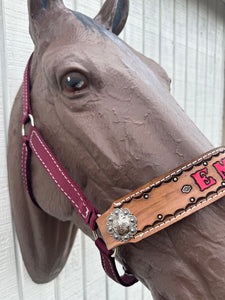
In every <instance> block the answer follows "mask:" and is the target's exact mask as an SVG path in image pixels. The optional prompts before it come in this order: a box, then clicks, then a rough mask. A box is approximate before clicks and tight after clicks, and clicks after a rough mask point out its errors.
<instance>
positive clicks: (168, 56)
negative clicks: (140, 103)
mask: <svg viewBox="0 0 225 300" xmlns="http://www.w3.org/2000/svg"><path fill="white" fill-rule="evenodd" d="M102 2H103V1H102V0H74V1H73V0H66V1H65V3H66V5H68V6H69V7H71V8H73V9H77V10H79V11H81V12H83V13H85V14H87V15H89V16H91V17H93V16H94V15H95V14H96V13H97V12H98V10H99V8H100V5H101V4H102ZM224 18H225V5H224V4H223V3H222V1H221V0H208V1H207V0H138V1H137V0H136V1H134V0H132V1H131V5H130V16H129V20H128V23H127V26H126V29H125V31H124V32H123V33H122V34H121V36H122V38H124V39H125V40H126V42H128V44H130V45H132V46H133V47H134V48H136V49H137V50H139V51H141V52H143V53H145V55H147V56H149V57H151V58H153V59H154V60H156V61H157V62H159V63H160V64H161V65H162V66H163V67H164V68H165V69H166V71H167V72H168V74H169V76H170V77H171V79H172V93H173V94H174V96H175V98H176V99H177V101H178V102H179V103H180V105H181V106H182V107H183V108H184V109H185V110H186V112H187V113H188V115H189V116H190V117H191V118H192V119H193V121H194V122H195V123H196V124H197V125H198V126H199V128H200V129H201V130H202V131H203V132H204V133H205V135H206V136H207V137H208V138H209V139H210V140H211V141H212V142H213V143H214V145H215V146H217V145H220V144H221V142H222V134H223V128H222V127H223V109H224V108H223V107H224V106H223V93H224V31H225V29H224V28H225V24H224ZM32 49H33V45H32V42H31V40H30V37H29V34H28V17H27V6H26V1H25V0H20V1H7V0H1V1H0V54H1V60H0V151H1V152H0V189H1V193H0V300H3V299H4V300H17V299H19V300H30V299H32V300H39V299H48V300H51V299H54V300H66V299H68V300H69V299H76V300H82V299H84V300H86V299H93V300H101V299H102V300H105V299H108V300H119V299H120V300H125V299H126V300H128V299H129V300H132V299H135V300H146V299H149V300H150V299H152V298H151V296H150V294H149V292H148V291H147V290H146V289H145V288H143V286H142V285H141V284H137V285H135V286H134V287H131V288H128V289H125V288H122V287H120V286H119V285H117V284H115V283H113V282H112V281H111V280H110V279H108V278H106V276H105V274H104V273H103V271H102V268H101V265H100V259H99V256H98V253H97V250H96V249H95V247H94V245H93V242H91V241H89V240H88V239H87V238H86V237H85V236H84V235H83V234H81V233H80V232H79V234H78V236H77V238H76V242H75V245H74V248H73V250H72V253H71V255H70V257H69V260H68V263H67V264H66V267H65V269H64V270H63V272H62V273H61V274H60V276H59V277H58V278H57V279H56V280H55V281H53V282H51V283H49V284H45V285H36V284H34V283H33V282H32V281H31V279H30V278H29V276H28V274H27V272H26V269H25V268H24V265H23V262H22V259H21V255H20V251H19V247H18V242H17V240H16V236H15V231H14V229H13V224H12V219H11V213H10V205H9V198H8V190H7V172H6V145H7V126H8V122H9V114H10V108H11V105H12V103H13V99H14V97H15V95H16V92H17V90H18V87H19V86H20V84H21V81H22V74H23V70H24V67H25V64H26V61H27V59H28V57H29V55H30V53H31V52H32Z"/></svg>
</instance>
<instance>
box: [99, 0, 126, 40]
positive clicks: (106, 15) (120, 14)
mask: <svg viewBox="0 0 225 300" xmlns="http://www.w3.org/2000/svg"><path fill="white" fill-rule="evenodd" d="M128 12H129V0H106V2H105V3H104V5H103V7H102V9H101V10H100V12H99V13H98V15H97V16H96V17H95V18H94V20H95V21H96V22H97V23H99V24H101V25H102V26H104V27H105V28H106V29H107V30H109V31H111V32H113V33H115V34H116V35H119V34H120V32H121V31H122V30H123V28H124V26H125V24H126V21H127V17H128Z"/></svg>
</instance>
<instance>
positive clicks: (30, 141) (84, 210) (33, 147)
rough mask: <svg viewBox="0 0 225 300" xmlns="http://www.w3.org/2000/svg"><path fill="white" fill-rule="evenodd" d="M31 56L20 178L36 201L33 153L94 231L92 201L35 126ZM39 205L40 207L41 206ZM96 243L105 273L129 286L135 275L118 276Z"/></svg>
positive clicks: (25, 86) (25, 82)
mask: <svg viewBox="0 0 225 300" xmlns="http://www.w3.org/2000/svg"><path fill="white" fill-rule="evenodd" d="M31 59H32V56H31V57H30V59H29V61H28V63H27V66H26V69H25V72H24V80H23V117H22V157H21V166H22V177H23V182H24V186H25V188H26V190H27V191H28V194H29V196H30V198H31V200H32V201H33V202H34V204H35V205H37V206H38V207H39V205H38V203H37V202H36V200H35V197H34V196H33V193H32V185H31V169H30V159H31V153H33V154H34V155H35V156H36V158H37V159H38V160H39V162H40V163H41V165H42V166H43V168H44V169H45V170H46V172H47V173H48V174H49V176H50V178H51V179H52V180H53V181H54V183H55V184H56V185H57V187H58V189H59V190H60V191H61V192H62V193H63V194H64V196H65V197H66V198H67V199H68V200H69V201H70V203H71V204H72V205H73V207H74V208H75V209H76V210H77V212H78V214H79V215H80V216H81V218H82V219H83V220H84V222H85V224H88V225H89V227H90V228H91V230H93V231H96V229H97V223H96V220H97V218H98V215H99V214H100V213H99V211H98V210H97V209H96V207H95V206H94V205H93V204H92V203H91V201H90V200H89V199H88V198H87V196H86V195H85V194H84V193H83V191H82V190H81V189H80V187H79V186H78V184H77V183H76V182H75V181H74V180H73V178H72V177H71V176H70V175H69V174H68V172H67V171H66V169H65V168H64V167H63V166H62V164H61V163H60V162H59V160H58V159H57V157H56V156H55V154H54V153H53V152H52V150H51V149H50V148H49V147H48V145H47V144H46V142H45V141H44V139H43V137H42V135H41V134H40V132H39V131H38V129H37V128H36V127H35V124H34V121H33V116H32V109H31V99H30V64H31ZM29 122H30V127H29V133H28V135H27V136H26V135H25V125H26V124H27V123H29ZM40 209H41V208H40ZM95 244H96V246H97V248H98V249H99V251H100V255H101V261H102V266H103V268H104V270H105V272H106V274H107V275H108V276H109V277H111V278H112V279H113V280H114V281H116V282H117V283H120V284H121V285H123V286H131V285H133V284H134V283H136V282H137V279H136V278H135V277H134V276H133V275H132V274H129V273H128V272H125V274H124V275H123V276H120V275H119V273H118V272H117V269H116V264H115V258H114V257H113V256H112V255H113V251H112V250H108V249H107V247H106V245H105V243H104V241H103V240H102V239H101V238H99V237H97V238H96V241H95Z"/></svg>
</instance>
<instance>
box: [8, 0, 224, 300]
mask: <svg viewBox="0 0 225 300" xmlns="http://www.w3.org/2000/svg"><path fill="white" fill-rule="evenodd" d="M28 8H29V28H30V35H31V38H32V40H33V42H34V45H35V49H34V53H33V57H32V62H31V67H30V93H31V99H32V110H33V115H34V118H35V125H36V127H37V128H38V129H39V131H40V132H41V133H42V135H43V136H44V138H45V140H46V141H47V142H48V145H49V147H50V148H51V149H52V150H53V151H54V153H55V154H56V156H57V158H58V159H59V160H60V161H61V163H62V164H63V166H64V167H65V168H66V169H67V170H68V172H69V173H70V175H71V176H72V177H73V178H74V179H75V180H76V182H77V183H78V184H79V186H80V187H81V189H82V190H83V191H84V192H85V194H86V195H87V196H88V198H89V199H90V200H91V202H92V203H93V204H94V205H95V207H97V209H98V210H99V211H100V212H101V213H104V212H105V211H106V210H107V209H108V208H109V207H110V205H111V204H112V202H113V201H114V200H116V199H119V198H120V197H122V196H124V195H125V194H127V193H129V192H131V191H133V190H134V189H136V188H138V187H139V186H141V185H143V184H145V183H146V182H148V181H150V180H153V179H154V178H156V177H158V176H160V175H162V174H164V173H165V172H168V171H169V170H171V169H174V168H176V167H178V166H179V165H181V164H184V163H185V162H187V161H189V160H192V159H193V158H195V157H196V156H199V155H201V154H202V153H203V152H206V151H209V150H211V149H212V148H213V146H212V144H211V143H210V142H209V141H208V140H207V138H206V137H205V136H204V135H203V134H202V133H201V132H200V130H199V129H198V128H197V127H196V125H195V124H194V123H193V122H192V121H191V120H190V118H189V117H188V116H187V115H186V114H185V112H184V111H183V110H182V109H181V107H180V106H179V105H178V104H177V102H176V100H175V99H174V98H173V97H172V95H171V94H170V79H169V78H168V76H167V74H166V72H165V71H164V70H163V69H162V67H161V66H160V65H159V64H157V63H156V62H154V61H153V60H151V59H150V58H148V57H145V56H144V55H143V54H141V53H139V52H137V51H135V50H134V49H132V48H131V47H130V46H129V45H127V44H126V43H125V42H123V41H122V40H121V39H120V38H119V37H118V35H119V33H120V32H121V31H122V29H123V28H124V26H125V24H126V20H127V16H128V8H129V1H128V0H106V2H105V3H104V5H103V7H102V9H101V10H100V12H99V13H98V15H97V16H96V17H95V18H94V19H91V18H89V17H88V16H85V15H83V14H81V13H78V12H76V11H72V10H69V9H67V8H66V7H65V6H64V4H63V1H62V0H28ZM22 99H23V95H22V87H21V88H20V90H19V91H18V94H17V96H16V99H15V102H14V105H13V108H12V113H11V119H10V125H9V138H8V174H9V191H10V199H11V206H12V212H13V216H14V220H15V227H16V232H17V236H18V239H19V243H20V248H21V252H22V256H23V260H24V263H25V266H26V268H27V270H28V272H29V274H30V276H31V278H32V280H33V281H34V282H36V283H46V282H49V281H51V280H53V279H54V278H55V277H56V276H57V275H58V274H59V273H60V271H61V270H62V268H63V267H64V265H65V263H66V261H67V258H68V255H69V253H70V250H71V247H72V245H73V243H74V239H75V236H76V232H77V228H80V229H81V230H82V231H83V232H84V233H85V234H86V235H88V236H89V237H90V238H91V239H93V234H92V231H91V230H90V228H89V227H88V226H87V225H85V223H84V222H83V220H82V219H81V217H80V216H79V215H78V213H77V212H76V210H75V209H74V208H73V206H72V205H71V203H70V202H68V201H67V200H66V199H65V196H64V195H63V194H62V193H61V192H60V191H59V190H58V189H57V187H56V186H55V184H54V183H53V182H52V181H51V179H50V178H49V177H48V175H47V173H46V172H45V170H44V169H43V168H42V166H41V165H40V163H39V161H38V160H37V158H35V156H33V155H32V156H31V176H32V192H33V195H34V198H35V201H36V202H37V204H38V205H35V204H34V203H33V202H32V201H31V199H30V197H29V195H28V193H27V191H26V189H25V188H24V185H23V179H22V176H21V165H20V161H21V145H22V144H21V118H22V105H23V104H22ZM224 204H225V203H224V199H221V200H219V201H217V202H215V203H213V204H211V205H210V206H207V207H205V208H204V209H202V210H200V211H198V212H196V213H195V214H192V215H191V216H188V217H187V218H185V219H183V220H181V221H180V222H178V223H175V224H173V225H172V226H170V227H168V228H165V229H163V230H161V231H160V232H158V233H156V234H154V235H152V236H150V237H148V238H146V239H144V240H142V241H140V242H138V243H136V244H130V243H129V244H124V245H121V246H120V247H119V250H118V253H117V259H118V261H119V262H120V263H121V264H122V265H124V266H126V267H127V268H129V270H130V271H131V272H132V274H134V276H135V277H136V278H137V279H138V280H140V281H141V282H142V283H143V284H144V285H145V286H146V287H147V288H148V289H149V290H151V292H152V295H153V297H154V299H157V300H165V299H166V300H167V299H170V300H175V299H183V300H185V299H205V300H206V299H207V300H210V299H213V300H214V299H224V298H225V276H224V273H225V251H224V249H225V239H224V226H225V210H224ZM40 208H41V209H40Z"/></svg>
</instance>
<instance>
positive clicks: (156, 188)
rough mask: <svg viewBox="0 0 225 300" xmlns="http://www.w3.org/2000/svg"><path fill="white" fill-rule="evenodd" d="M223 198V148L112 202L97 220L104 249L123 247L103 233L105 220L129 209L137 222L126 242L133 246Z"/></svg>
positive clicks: (224, 151)
mask: <svg viewBox="0 0 225 300" xmlns="http://www.w3.org/2000/svg"><path fill="white" fill-rule="evenodd" d="M223 195H225V147H220V148H216V149H213V150H212V151H209V152H207V153H206V154H203V155H202V156H200V157H198V158H196V159H194V160H192V161H191V162H188V163H186V164H184V165H182V166H181V167H178V168H177V169H175V170H173V171H171V172H169V173H167V174H164V175H163V176H160V177H159V178H156V179H155V180H153V181H151V182H149V183H147V184H146V185H144V186H142V187H140V188H139V189H137V190H136V191H134V192H132V193H130V194H128V195H126V196H124V197H123V198H121V199H119V200H117V201H115V202H113V204H112V206H111V207H110V209H109V210H108V211H107V212H105V213H104V214H103V215H102V216H101V217H100V218H98V220H97V224H98V227H99V230H100V232H101V234H102V237H103V239H104V241H105V243H106V245H107V247H108V249H112V248H114V247H116V246H118V245H121V244H124V243H126V242H124V241H116V240H115V239H114V238H113V237H112V236H111V235H110V234H109V233H108V232H107V217H108V216H109V215H110V214H111V213H112V212H113V211H114V209H115V208H118V209H129V211H130V212H131V213H132V214H133V215H134V216H135V217H136V219H137V232H136V234H135V235H134V236H133V237H132V238H131V239H130V240H129V241H128V242H130V243H136V242H138V241H140V240H142V239H144V238H146V237H148V236H150V235H152V234H154V233H156V232H158V231H160V230H161V229H163V228H166V227H168V226H170V225H172V224H173V223H175V222H177V221H179V220H181V219H183V218H185V217H186V216H188V215H190V214H192V213H194V212H196V211H198V210H199V209H201V208H203V207H205V206H207V205H209V204H210V203H213V202H214V201H216V200H218V199H220V198H221V197H223Z"/></svg>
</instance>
